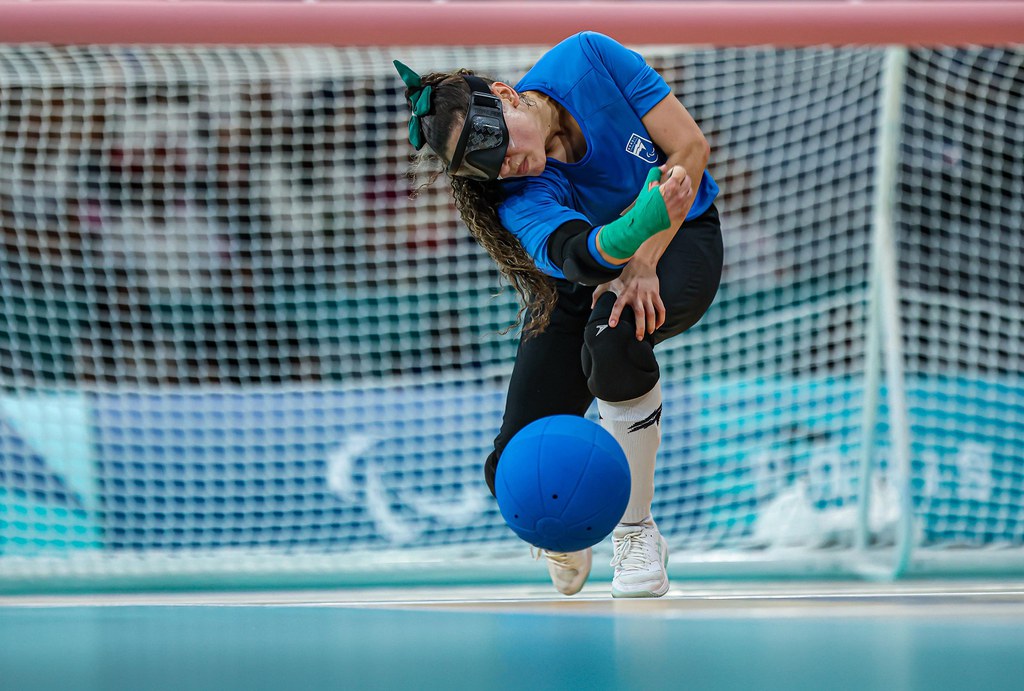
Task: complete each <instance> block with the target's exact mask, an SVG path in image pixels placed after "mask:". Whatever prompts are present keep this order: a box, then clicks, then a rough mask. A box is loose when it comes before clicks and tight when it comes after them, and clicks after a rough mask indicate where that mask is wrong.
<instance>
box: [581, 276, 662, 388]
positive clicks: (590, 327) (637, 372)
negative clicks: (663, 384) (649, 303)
mask: <svg viewBox="0 0 1024 691" xmlns="http://www.w3.org/2000/svg"><path fill="white" fill-rule="evenodd" d="M614 304H615V295H613V294H612V293H605V294H604V295H602V296H601V298H600V299H599V300H598V303H597V307H595V308H594V312H593V314H592V315H591V317H590V321H589V322H588V323H587V330H586V332H585V333H584V335H583V353H582V358H583V372H584V374H586V375H587V386H589V387H590V392H591V393H592V394H594V396H595V397H596V398H599V399H600V400H602V401H610V402H612V403H614V402H617V401H628V400H631V399H633V398H639V397H640V396H643V395H644V394H645V393H647V392H648V391H650V390H651V389H653V388H654V385H655V384H657V383H658V378H659V377H660V376H661V371H660V369H659V367H658V360H657V359H656V358H655V357H654V346H653V345H652V344H651V343H650V339H646V338H645V339H644V340H643V341H638V340H636V318H635V317H634V315H633V310H631V309H629V308H628V307H627V308H626V309H625V310H623V311H622V315H621V316H620V317H619V323H618V324H616V325H615V328H612V327H610V326H608V317H609V316H610V315H611V308H612V306H613V305H614Z"/></svg>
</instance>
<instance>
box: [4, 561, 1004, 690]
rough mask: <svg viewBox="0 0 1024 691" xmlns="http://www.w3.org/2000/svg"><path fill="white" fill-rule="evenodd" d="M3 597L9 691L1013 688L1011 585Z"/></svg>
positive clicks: (702, 585)
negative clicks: (652, 596) (633, 596)
mask: <svg viewBox="0 0 1024 691" xmlns="http://www.w3.org/2000/svg"><path fill="white" fill-rule="evenodd" d="M607 589H608V584H607V583H592V584H588V586H587V587H586V588H585V589H584V590H583V592H582V593H580V595H578V596H576V597H573V598H563V597H556V594H555V593H554V592H553V591H552V590H550V588H549V587H548V586H537V585H530V586H521V587H493V586H492V587H479V588H470V587H459V588H452V589H442V588H431V589H401V590H400V589H380V590H375V589H360V590H344V591H292V592H289V591H281V592H223V593H218V592H212V593H166V594H154V595H148V594H141V593H140V594H124V595H91V596H72V595H66V596H40V597H5V598H0V689H3V690H4V691H22V690H24V691H49V690H51V689H61V690H64V689H68V690H75V691H77V690H80V691H89V690H93V689H95V690H103V691H107V690H119V689H131V690H146V689H153V690H163V689H167V690H172V689H173V690H175V691H179V690H180V691H190V690H203V689H215V690H217V691H243V690H244V691H258V690H260V689H288V690H292V689H295V690H305V689H481V690H486V689H531V690H535V689H581V690H589V689H710V690H718V689H745V690H758V689H766V690H770V689H786V690H787V691H800V690H803V689H815V690H816V689H880V690H887V691H888V690H896V689H921V690H922V691H925V690H926V691H945V690H949V691H953V690H956V691H961V690H963V691H968V690H970V691H975V690H999V689H1016V690H1024V580H1021V581H917V582H897V583H887V584H886V583H868V582H860V581H858V582H849V583H834V582H781V583H746V582H730V583H708V582H694V583H687V582H678V583H674V584H673V589H672V590H671V591H670V592H669V594H668V595H667V596H666V597H664V598H661V599H659V600H632V601H624V600H612V599H611V598H610V597H609V596H608V594H607Z"/></svg>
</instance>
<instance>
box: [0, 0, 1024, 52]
mask: <svg viewBox="0 0 1024 691" xmlns="http://www.w3.org/2000/svg"><path fill="white" fill-rule="evenodd" d="M583 29H592V30H595V31H600V32H603V33H606V34H608V35H610V36H613V37H614V38H616V39H618V40H619V41H621V42H623V43H627V44H658V43H664V44H694V45H715V46H744V45H760V44H771V45H777V46H809V45H848V44H849V45H879V44H900V45H911V46H936V45H970V44H977V45H1007V44H1016V43H1024V5H1022V4H1021V3H1019V2H1007V1H1003V2H995V1H993V2H989V1H985V0H972V1H971V2H942V1H941V0H939V1H937V2H936V1H934V0H933V1H931V2H870V1H869V2H857V3H852V2H835V1H833V2H825V1H818V2H816V1H812V0H805V1H804V2H726V3H723V2H703V1H695V2H626V1H623V2H561V1H552V2H535V3H523V2H441V3H439V2H428V1H422V2H348V1H344V0H342V1H337V2H324V3H306V2H244V1H243V2H166V1H148V2H147V1H145V0H139V1H135V0H120V1H116V2H110V1H107V2H89V1H81V2H66V1H63V0H55V1H44V2H13V3H12V2H3V1H2V0H0V42H2V43H55V44H90V43H91V44H132V43H145V44H235V45H237V44H254V45H265V44H325V45H343V46H381V45H392V46H394V45H501V44H540V45H548V44H553V43H555V42H557V41H559V40H560V39H562V38H565V37H566V36H568V35H570V34H572V33H575V32H577V31H580V30H583Z"/></svg>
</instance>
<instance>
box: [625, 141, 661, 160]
mask: <svg viewBox="0 0 1024 691" xmlns="http://www.w3.org/2000/svg"><path fill="white" fill-rule="evenodd" d="M626 151H628V152H629V153H631V154H633V155H634V156H636V157H637V158H639V159H640V160H642V161H646V162H647V163H656V162H657V161H658V152H657V150H656V149H655V148H654V142H652V141H651V140H650V139H644V138H643V137H641V136H640V135H639V134H632V135H630V137H629V143H628V144H626Z"/></svg>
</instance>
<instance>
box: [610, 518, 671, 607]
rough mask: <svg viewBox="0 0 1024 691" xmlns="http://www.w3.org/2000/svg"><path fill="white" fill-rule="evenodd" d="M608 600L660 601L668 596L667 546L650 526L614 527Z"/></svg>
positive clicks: (648, 524) (659, 534)
mask: <svg viewBox="0 0 1024 691" xmlns="http://www.w3.org/2000/svg"><path fill="white" fill-rule="evenodd" d="M612 544H613V545H614V547H615V555H614V556H613V557H612V566H614V567H615V575H614V576H613V577H612V597H661V596H662V595H664V594H665V593H667V592H668V571H667V570H666V568H665V567H667V566H668V544H667V543H666V542H665V538H663V537H662V536H661V533H659V532H658V528H657V526H655V525H654V524H653V523H644V524H641V525H618V526H616V527H615V530H613V531H612Z"/></svg>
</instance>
